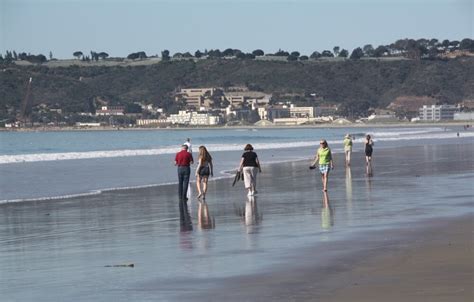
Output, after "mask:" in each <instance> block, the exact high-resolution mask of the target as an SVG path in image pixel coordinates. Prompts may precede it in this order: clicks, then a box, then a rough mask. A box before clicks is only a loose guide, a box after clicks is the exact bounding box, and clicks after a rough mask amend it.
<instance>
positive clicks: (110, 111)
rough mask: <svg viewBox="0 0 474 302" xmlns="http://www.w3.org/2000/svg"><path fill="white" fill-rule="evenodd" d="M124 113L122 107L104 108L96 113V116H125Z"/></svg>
mask: <svg viewBox="0 0 474 302" xmlns="http://www.w3.org/2000/svg"><path fill="white" fill-rule="evenodd" d="M124 111H125V108H124V107H122V106H102V107H101V108H100V109H97V110H96V111H95V115H124Z"/></svg>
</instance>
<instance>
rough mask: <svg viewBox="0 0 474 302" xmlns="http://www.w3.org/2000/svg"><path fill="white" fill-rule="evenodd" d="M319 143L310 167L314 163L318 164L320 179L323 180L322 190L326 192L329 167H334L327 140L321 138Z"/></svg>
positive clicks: (314, 164)
mask: <svg viewBox="0 0 474 302" xmlns="http://www.w3.org/2000/svg"><path fill="white" fill-rule="evenodd" d="M319 145H320V147H319V149H318V152H317V153H316V157H315V158H314V161H313V163H312V164H311V166H310V168H314V167H315V166H316V164H319V172H320V173H321V180H322V182H323V191H324V192H327V190H328V177H329V171H330V170H331V169H334V164H333V161H332V153H331V149H329V146H328V142H327V141H326V140H325V139H323V140H321V141H320V142H319Z"/></svg>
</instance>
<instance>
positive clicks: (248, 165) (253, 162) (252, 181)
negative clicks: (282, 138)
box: [239, 144, 262, 196]
mask: <svg viewBox="0 0 474 302" xmlns="http://www.w3.org/2000/svg"><path fill="white" fill-rule="evenodd" d="M244 150H245V152H244V153H243V154H242V159H241V160H240V167H239V171H242V173H243V174H244V183H245V188H246V189H247V190H248V194H247V195H248V196H253V195H255V194H256V193H257V171H258V172H260V173H262V168H261V167H260V162H259V160H258V156H257V153H255V152H254V151H253V147H252V145H251V144H247V145H246V146H245V148H244Z"/></svg>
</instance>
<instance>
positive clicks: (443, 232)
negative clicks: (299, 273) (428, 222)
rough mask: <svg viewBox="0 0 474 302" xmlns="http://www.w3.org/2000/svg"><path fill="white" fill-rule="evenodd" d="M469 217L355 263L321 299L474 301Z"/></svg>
mask: <svg viewBox="0 0 474 302" xmlns="http://www.w3.org/2000/svg"><path fill="white" fill-rule="evenodd" d="M472 235H473V217H468V218H465V219H463V220H461V221H449V222H447V223H443V224H442V225H441V226H437V227H435V228H432V229H429V230H425V231H423V232H422V233H420V234H419V236H418V237H417V238H418V239H417V241H415V242H414V243H413V244H412V245H409V246H408V247H405V248H402V249H399V250H395V251H392V252H390V253H387V254H385V255H381V256H378V257H375V258H371V259H367V260H365V261H362V262H359V263H356V264H355V266H354V268H353V269H351V270H350V271H348V272H344V273H341V274H340V275H342V276H340V277H342V278H338V280H344V282H342V283H340V286H339V287H338V288H337V289H336V290H335V292H334V293H332V294H331V295H328V296H326V297H325V298H324V299H323V300H324V301H404V302H408V301H432V302H434V301H450V302H454V301H466V302H467V301H474V293H473V288H474V287H473V286H474V279H473V276H474V275H473V272H474V262H473V260H474V257H473V255H474V254H473V236H472Z"/></svg>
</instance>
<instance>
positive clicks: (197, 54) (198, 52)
mask: <svg viewBox="0 0 474 302" xmlns="http://www.w3.org/2000/svg"><path fill="white" fill-rule="evenodd" d="M194 56H195V57H196V58H198V59H199V58H200V57H202V52H200V51H199V50H196V52H195V53H194Z"/></svg>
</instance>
